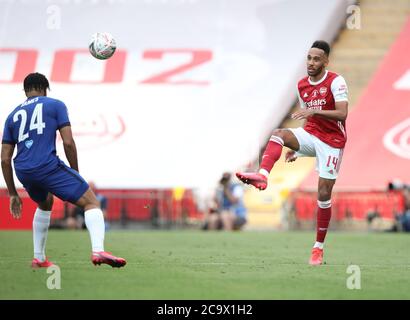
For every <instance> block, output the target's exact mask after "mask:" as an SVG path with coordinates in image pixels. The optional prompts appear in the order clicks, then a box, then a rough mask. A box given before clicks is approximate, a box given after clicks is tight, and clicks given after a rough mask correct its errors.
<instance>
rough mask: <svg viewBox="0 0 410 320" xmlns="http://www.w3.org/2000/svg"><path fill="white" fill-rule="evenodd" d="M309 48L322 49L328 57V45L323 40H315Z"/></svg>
mask: <svg viewBox="0 0 410 320" xmlns="http://www.w3.org/2000/svg"><path fill="white" fill-rule="evenodd" d="M311 48H318V49H322V50H323V51H324V52H325V53H326V55H327V56H329V53H330V45H329V44H328V43H327V42H326V41H324V40H316V41H315V42H313V44H312V46H311Z"/></svg>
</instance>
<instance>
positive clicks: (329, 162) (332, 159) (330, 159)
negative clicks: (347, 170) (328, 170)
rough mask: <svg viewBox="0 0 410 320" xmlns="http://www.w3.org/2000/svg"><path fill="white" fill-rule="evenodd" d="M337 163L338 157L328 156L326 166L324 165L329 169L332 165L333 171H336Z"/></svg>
mask: <svg viewBox="0 0 410 320" xmlns="http://www.w3.org/2000/svg"><path fill="white" fill-rule="evenodd" d="M338 161H339V158H338V157H335V156H328V157H327V165H326V167H330V165H332V164H333V166H334V169H335V170H336V169H337V162H338Z"/></svg>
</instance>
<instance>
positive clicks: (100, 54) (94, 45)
mask: <svg viewBox="0 0 410 320" xmlns="http://www.w3.org/2000/svg"><path fill="white" fill-rule="evenodd" d="M88 48H89V50H90V53H91V55H92V56H93V57H94V58H97V59H100V60H105V59H108V58H110V57H112V55H113V54H114V52H115V49H117V45H116V43H115V39H114V38H113V36H112V35H111V34H109V33H107V32H97V33H95V34H93V36H92V38H91V41H90V45H89V46H88Z"/></svg>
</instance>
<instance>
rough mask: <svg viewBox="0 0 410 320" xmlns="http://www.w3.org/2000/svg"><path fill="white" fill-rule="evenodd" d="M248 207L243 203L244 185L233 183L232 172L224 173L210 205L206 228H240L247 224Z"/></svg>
mask: <svg viewBox="0 0 410 320" xmlns="http://www.w3.org/2000/svg"><path fill="white" fill-rule="evenodd" d="M246 213H247V210H246V207H245V205H244V204H243V187H242V185H240V184H237V183H233V182H232V179H231V174H230V173H228V172H226V173H224V174H223V175H222V178H221V180H220V181H219V185H218V188H217V190H216V194H215V199H214V202H213V205H211V206H210V210H209V212H208V215H207V218H206V222H205V226H204V229H208V230H217V229H224V230H240V229H242V227H243V226H244V225H245V224H246V222H247V220H246Z"/></svg>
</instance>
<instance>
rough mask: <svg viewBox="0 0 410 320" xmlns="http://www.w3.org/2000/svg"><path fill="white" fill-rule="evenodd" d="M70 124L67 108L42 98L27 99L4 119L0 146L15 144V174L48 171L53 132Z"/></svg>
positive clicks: (53, 152)
mask: <svg viewBox="0 0 410 320" xmlns="http://www.w3.org/2000/svg"><path fill="white" fill-rule="evenodd" d="M68 125H70V120H69V118H68V113H67V107H66V106H65V104H64V103H63V102H61V101H59V100H56V99H52V98H48V97H46V96H38V97H30V98H28V99H27V100H26V101H25V102H23V103H22V104H21V105H19V106H18V107H17V108H16V109H14V110H13V112H12V113H11V114H10V115H9V116H8V117H7V120H6V123H5V125H4V132H3V139H2V143H9V144H17V155H16V157H15V158H14V168H15V169H16V171H22V172H34V171H36V170H41V169H44V168H46V167H48V168H50V169H52V168H54V167H56V166H57V165H58V163H59V162H60V160H59V159H58V157H57V154H56V132H57V130H58V129H60V128H62V127H65V126H68Z"/></svg>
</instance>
